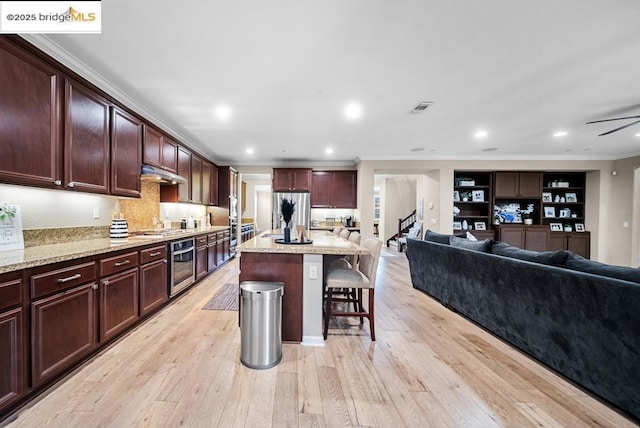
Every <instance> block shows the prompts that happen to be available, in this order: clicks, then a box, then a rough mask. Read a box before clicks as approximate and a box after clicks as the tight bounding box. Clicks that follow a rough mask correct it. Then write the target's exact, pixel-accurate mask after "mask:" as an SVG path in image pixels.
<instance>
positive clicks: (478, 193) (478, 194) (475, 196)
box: [471, 190, 484, 202]
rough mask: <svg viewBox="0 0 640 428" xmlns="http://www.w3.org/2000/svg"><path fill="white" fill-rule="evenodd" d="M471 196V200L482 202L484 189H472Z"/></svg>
mask: <svg viewBox="0 0 640 428" xmlns="http://www.w3.org/2000/svg"><path fill="white" fill-rule="evenodd" d="M471 197H472V201H473V202H484V190H474V191H473V193H472V196H471Z"/></svg>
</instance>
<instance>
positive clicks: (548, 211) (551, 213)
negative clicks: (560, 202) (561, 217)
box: [544, 207, 556, 230]
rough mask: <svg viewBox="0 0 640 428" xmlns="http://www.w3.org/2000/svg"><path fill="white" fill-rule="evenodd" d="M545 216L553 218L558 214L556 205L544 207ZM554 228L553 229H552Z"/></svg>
mask: <svg viewBox="0 0 640 428" xmlns="http://www.w3.org/2000/svg"><path fill="white" fill-rule="evenodd" d="M544 216H545V217H547V218H552V217H555V216H556V208H555V207H544ZM551 230H553V229H551Z"/></svg>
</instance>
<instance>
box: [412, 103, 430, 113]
mask: <svg viewBox="0 0 640 428" xmlns="http://www.w3.org/2000/svg"><path fill="white" fill-rule="evenodd" d="M432 104H433V101H422V102H421V103H419V104H418V105H417V106H415V107H414V108H413V110H411V113H422V112H423V111H425V110H426V109H428V108H429V107H431V105H432Z"/></svg>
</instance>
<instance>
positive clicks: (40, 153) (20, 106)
mask: <svg viewBox="0 0 640 428" xmlns="http://www.w3.org/2000/svg"><path fill="white" fill-rule="evenodd" d="M0 94H2V95H0V154H1V155H0V181H2V182H5V183H15V184H27V185H34V186H41V187H56V186H58V185H60V184H61V179H62V157H61V148H60V135H59V130H60V126H61V125H60V117H61V114H60V98H61V97H60V75H59V73H58V71H57V70H55V69H54V68H53V67H51V66H49V65H47V64H45V63H44V62H41V61H39V60H37V59H36V58H35V57H33V55H31V54H29V53H26V52H24V51H22V50H21V49H19V48H17V47H15V46H13V45H12V44H11V43H10V42H9V41H8V40H5V39H0Z"/></svg>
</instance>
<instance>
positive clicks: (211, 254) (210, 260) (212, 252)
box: [207, 235, 218, 272]
mask: <svg viewBox="0 0 640 428" xmlns="http://www.w3.org/2000/svg"><path fill="white" fill-rule="evenodd" d="M213 236H214V238H213V240H212V241H211V242H210V243H209V245H208V246H207V268H208V270H209V272H213V271H214V270H215V269H216V268H217V267H218V254H217V253H218V242H217V239H216V238H215V235H213Z"/></svg>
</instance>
